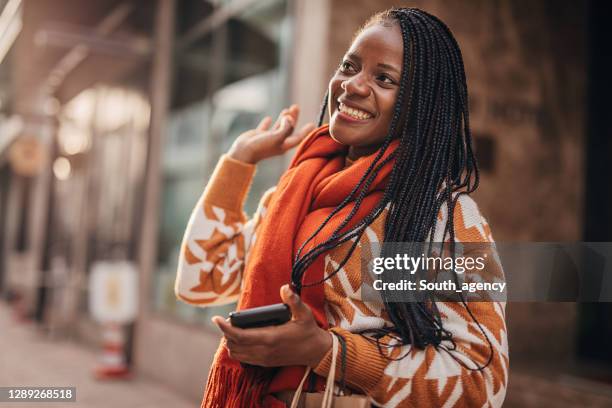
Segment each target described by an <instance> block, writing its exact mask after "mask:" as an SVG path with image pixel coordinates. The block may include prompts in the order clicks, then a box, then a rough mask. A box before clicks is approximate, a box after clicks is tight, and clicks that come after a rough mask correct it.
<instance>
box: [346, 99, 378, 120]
mask: <svg viewBox="0 0 612 408" xmlns="http://www.w3.org/2000/svg"><path fill="white" fill-rule="evenodd" d="M338 109H339V110H340V112H342V113H346V114H347V115H349V116H351V117H353V118H355V119H361V120H364V119H370V118H371V117H372V115H370V114H369V113H368V112H364V111H362V110H359V109H354V108H349V107H348V106H346V105H345V104H343V103H340V105H339V106H338Z"/></svg>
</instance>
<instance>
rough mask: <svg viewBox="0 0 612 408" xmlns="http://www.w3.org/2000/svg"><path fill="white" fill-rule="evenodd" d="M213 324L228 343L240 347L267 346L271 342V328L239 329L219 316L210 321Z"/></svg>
mask: <svg viewBox="0 0 612 408" xmlns="http://www.w3.org/2000/svg"><path fill="white" fill-rule="evenodd" d="M211 320H212V321H213V323H215V324H216V325H217V327H218V328H219V329H220V330H221V331H222V332H223V335H224V336H225V338H226V339H227V341H228V342H231V343H234V344H241V345H251V344H263V345H265V344H269V343H272V342H273V334H272V333H271V332H270V331H271V330H274V328H273V327H260V328H255V329H241V328H239V327H234V326H232V324H231V323H230V322H229V321H228V320H226V319H223V318H222V317H221V316H214V317H212V319H211Z"/></svg>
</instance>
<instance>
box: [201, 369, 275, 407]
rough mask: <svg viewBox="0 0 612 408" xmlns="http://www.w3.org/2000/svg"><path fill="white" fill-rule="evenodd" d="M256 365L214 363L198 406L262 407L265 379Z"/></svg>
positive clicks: (265, 385) (265, 386)
mask: <svg viewBox="0 0 612 408" xmlns="http://www.w3.org/2000/svg"><path fill="white" fill-rule="evenodd" d="M261 371H262V370H261V369H258V368H257V367H243V366H233V367H227V366H223V365H221V364H214V365H213V367H212V368H211V371H210V373H209V374H208V381H207V383H206V391H205V392H204V398H203V400H202V404H201V406H200V408H243V407H253V408H264V405H263V400H264V393H265V391H266V388H267V385H268V383H267V381H265V379H264V378H263V376H262V375H261V374H262V373H261Z"/></svg>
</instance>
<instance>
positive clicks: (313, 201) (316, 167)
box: [201, 125, 397, 408]
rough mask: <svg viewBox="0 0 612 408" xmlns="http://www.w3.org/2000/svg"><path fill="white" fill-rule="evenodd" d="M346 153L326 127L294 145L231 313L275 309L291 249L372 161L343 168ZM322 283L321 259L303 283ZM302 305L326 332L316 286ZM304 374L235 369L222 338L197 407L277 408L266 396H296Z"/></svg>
mask: <svg viewBox="0 0 612 408" xmlns="http://www.w3.org/2000/svg"><path fill="white" fill-rule="evenodd" d="M396 147H397V140H394V141H393V142H392V144H391V145H390V146H389V148H388V149H387V151H386V152H385V154H384V155H383V158H382V159H385V158H386V157H387V156H388V155H390V154H391V153H392V152H393V151H394V150H395V149H396ZM347 151H348V148H347V146H345V145H342V144H340V143H338V142H336V141H335V140H333V139H332V138H331V137H330V135H329V131H328V126H327V125H324V126H322V127H320V128H318V129H315V130H313V131H312V132H311V133H310V134H309V135H308V136H307V137H306V138H305V139H304V140H303V141H302V142H301V144H300V146H299V147H298V149H297V152H296V154H295V157H294V158H293V160H292V161H291V164H290V165H289V169H288V170H287V171H286V172H285V173H284V174H283V175H282V177H281V178H280V181H279V183H278V185H277V187H276V191H275V192H274V194H273V196H272V197H271V200H270V203H269V206H268V208H267V210H266V213H265V216H264V218H263V220H262V223H261V225H260V226H259V230H258V233H257V237H256V241H255V245H254V246H253V247H252V249H251V253H250V254H249V257H248V262H247V263H246V265H245V268H244V273H243V277H242V279H243V281H242V290H241V295H240V300H239V302H238V307H237V310H243V309H248V308H252V307H258V306H265V305H269V304H273V303H280V302H281V298H280V293H279V292H280V287H281V286H282V285H284V284H286V283H289V282H290V280H291V278H290V275H291V269H292V261H293V258H294V257H295V255H296V253H297V251H298V249H299V248H300V246H301V245H302V243H304V242H305V241H306V239H308V237H310V235H311V234H312V233H314V231H315V230H316V229H317V228H318V227H319V226H320V225H321V224H322V223H323V221H324V220H325V218H326V217H327V216H328V215H329V214H330V213H331V212H332V211H333V210H334V208H335V207H336V206H337V205H338V204H340V203H341V202H342V200H344V198H346V197H347V196H348V195H349V193H350V192H351V190H352V189H353V188H354V187H355V185H356V184H357V183H358V182H359V179H360V178H361V177H362V176H363V174H364V173H365V171H366V170H367V168H368V167H369V166H370V164H371V163H372V162H373V161H374V158H375V157H376V153H374V154H372V155H370V156H366V157H363V158H360V159H359V160H357V161H355V162H354V163H353V164H352V165H351V166H349V167H345V156H346V154H347ZM393 162H394V160H390V161H389V162H388V163H386V165H385V166H383V168H382V169H381V170H380V171H379V172H378V174H377V176H376V178H375V180H374V182H373V183H372V185H371V186H370V189H369V192H368V194H367V195H366V196H365V197H364V199H363V200H362V203H361V205H360V207H359V209H358V211H357V213H356V214H355V216H354V217H353V219H352V220H351V222H350V223H349V224H348V225H347V227H346V228H345V230H348V229H350V228H351V227H352V226H354V225H356V224H357V223H358V222H359V221H360V220H362V219H363V217H365V216H366V215H367V214H369V213H370V212H371V211H372V210H373V209H374V208H375V207H376V205H377V204H378V203H379V202H380V199H381V198H382V196H383V193H384V189H385V185H386V182H387V180H388V177H389V175H390V174H391V170H392V167H393ZM379 163H380V161H379ZM353 206H354V202H351V203H349V204H348V205H347V206H346V207H344V208H343V209H342V210H341V211H340V212H339V213H338V214H336V215H335V216H334V217H333V218H332V219H331V220H330V221H329V222H328V224H327V225H326V226H325V228H323V230H322V231H320V232H319V234H317V236H316V237H315V238H314V239H312V240H311V241H310V242H309V244H308V245H307V246H306V247H305V248H304V249H303V250H302V255H303V254H305V253H307V252H308V250H309V249H311V248H313V247H314V246H315V245H317V244H318V243H321V242H322V241H323V240H325V239H326V238H328V237H329V236H330V235H331V233H332V232H333V230H334V229H335V228H336V227H337V226H338V225H340V223H341V222H342V220H343V219H344V218H345V217H346V215H347V214H348V213H349V212H350V211H351V209H352V208H353ZM323 276H324V259H323V257H322V256H320V257H319V258H318V259H317V260H316V261H315V262H314V263H313V264H312V265H311V266H310V267H309V268H308V270H307V271H306V273H305V274H304V277H303V280H302V282H303V283H304V284H308V283H310V282H316V281H319V280H321V279H323ZM301 298H302V300H303V301H304V302H305V303H306V304H308V306H310V308H311V309H312V312H313V314H314V316H315V319H316V320H317V323H318V324H319V326H321V327H322V328H324V329H327V328H328V322H327V319H326V316H325V311H324V302H325V299H324V293H323V285H322V284H320V285H315V286H310V287H304V288H303V289H302V293H301ZM296 352H299V350H296ZM304 369H305V368H304V367H301V366H292V367H280V368H277V369H266V368H262V367H255V366H248V365H242V364H240V362H238V361H237V360H234V359H232V358H230V357H229V354H228V351H227V348H226V346H225V339H222V340H221V343H220V345H219V348H218V350H217V352H216V354H215V358H214V361H213V364H212V367H211V370H210V373H209V375H208V382H207V384H206V391H205V393H204V399H203V401H202V405H201V407H202V408H204V407H206V408H211V407H214V408H242V407H247V406H249V407H273V408H284V407H285V404H284V403H282V402H281V401H279V400H277V399H276V398H274V396H273V395H271V393H273V392H277V391H281V390H295V389H296V388H297V386H298V384H299V382H300V380H301V379H302V377H303V375H304ZM323 384H324V382H323V380H322V379H321V378H317V382H316V389H317V390H321V389H322V387H323Z"/></svg>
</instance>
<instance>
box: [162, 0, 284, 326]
mask: <svg viewBox="0 0 612 408" xmlns="http://www.w3.org/2000/svg"><path fill="white" fill-rule="evenodd" d="M203 3H204V5H203ZM225 3H227V2H223V3H219V2H215V5H216V7H217V8H214V7H213V6H212V5H210V7H206V4H210V3H206V2H202V1H201V0H199V1H198V2H191V1H187V2H181V3H179V10H178V14H177V22H178V27H177V40H176V53H175V61H174V63H175V67H174V83H173V95H172V103H171V112H170V115H169V120H168V123H167V129H166V134H165V145H164V147H163V149H162V181H161V182H162V193H161V197H160V199H161V203H160V208H161V212H160V221H159V222H160V224H159V235H158V260H157V266H158V267H157V271H156V273H155V277H154V285H153V289H154V293H153V298H154V308H155V310H156V311H158V312H162V313H169V314H172V315H174V316H178V317H180V318H181V319H182V320H184V321H188V322H195V323H204V324H209V322H210V317H211V316H212V315H214V314H222V315H224V314H227V312H229V311H230V310H233V309H234V305H228V306H224V307H220V308H210V309H201V308H197V307H193V306H189V305H185V304H183V303H182V302H179V301H177V300H176V298H175V296H174V281H175V277H176V267H177V260H178V256H179V248H180V244H181V240H182V237H183V233H184V229H185V226H186V225H187V221H188V219H189V215H190V213H191V210H192V209H193V207H194V206H195V204H196V202H197V200H198V198H199V197H200V195H201V194H202V191H203V189H204V186H205V184H206V181H207V180H208V178H209V177H210V175H211V173H212V170H213V169H214V166H215V164H216V163H217V160H218V159H219V157H220V156H221V154H223V153H224V152H226V151H227V150H228V149H229V147H230V145H231V143H232V142H233V140H234V139H235V138H236V137H237V136H238V135H239V134H240V133H242V132H244V131H245V130H248V129H251V128H253V127H255V126H256V125H257V123H258V122H259V120H260V119H261V118H262V117H263V116H265V115H276V114H277V113H278V111H279V110H280V109H281V108H282V107H283V106H284V105H285V104H286V103H287V97H288V95H287V89H288V71H289V70H288V61H287V55H288V52H287V51H288V45H289V43H290V22H289V21H290V20H289V17H288V13H287V3H286V1H282V0H272V1H257V2H253V3H250V6H249V7H248V8H246V9H244V10H242V11H240V12H238V13H235V14H233V15H232V16H231V17H230V18H227V19H225V21H224V22H222V23H221V24H219V25H218V26H216V27H215V28H213V29H209V31H208V32H206V30H204V32H203V33H202V35H201V36H200V37H197V36H195V35H194V34H193V33H194V32H197V27H206V24H205V23H206V21H211V20H213V19H209V17H210V15H212V14H214V13H217V12H219V11H220V10H223V7H227V6H226V5H225ZM227 11H229V10H227ZM197 13H202V14H203V16H202V17H201V19H200V20H195V21H194V18H193V15H194V14H197ZM230 14H231V12H230ZM207 19H208V20H207ZM194 30H195V31H194ZM284 168H285V161H284V159H283V158H276V159H271V160H266V161H265V162H264V163H262V164H260V165H258V171H257V176H256V178H255V180H254V181H253V185H252V187H251V192H250V194H249V199H248V202H247V204H246V208H245V211H246V212H247V214H249V215H252V214H253V212H254V211H255V209H256V206H257V203H258V201H259V198H260V197H261V195H262V194H263V192H264V191H265V190H266V189H267V188H269V187H271V186H273V185H274V184H276V182H277V180H278V177H279V176H280V174H281V172H282V171H283V170H284Z"/></svg>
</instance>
